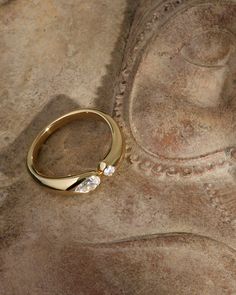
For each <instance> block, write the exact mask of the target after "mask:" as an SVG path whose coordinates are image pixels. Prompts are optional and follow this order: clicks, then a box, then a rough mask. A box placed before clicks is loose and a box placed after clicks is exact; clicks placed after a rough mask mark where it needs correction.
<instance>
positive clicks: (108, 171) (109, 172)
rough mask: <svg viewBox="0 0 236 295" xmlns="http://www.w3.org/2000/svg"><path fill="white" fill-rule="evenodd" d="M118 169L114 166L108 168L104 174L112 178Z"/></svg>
mask: <svg viewBox="0 0 236 295" xmlns="http://www.w3.org/2000/svg"><path fill="white" fill-rule="evenodd" d="M115 170H116V168H115V167H114V166H107V167H106V168H105V169H104V170H103V174H104V175H106V176H112V175H113V173H114V172H115Z"/></svg>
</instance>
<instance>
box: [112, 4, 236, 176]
mask: <svg viewBox="0 0 236 295" xmlns="http://www.w3.org/2000/svg"><path fill="white" fill-rule="evenodd" d="M212 3H213V1H210V2H209V3H204V4H203V3H202V2H199V3H196V2H194V1H191V0H190V1H171V0H169V1H163V2H161V3H160V2H159V1H149V2H148V5H145V4H144V3H143V4H141V5H140V8H139V10H138V12H137V14H136V17H135V20H134V23H133V26H132V29H131V32H130V36H129V38H128V43H127V48H126V52H125V56H124V63H123V68H122V71H121V74H120V78H119V81H118V83H117V84H118V85H117V88H116V91H115V98H116V106H115V116H116V119H117V121H119V123H120V125H121V126H122V127H123V130H124V132H125V135H126V136H125V137H126V138H127V153H126V157H127V159H129V160H130V162H132V163H134V162H135V165H136V166H135V167H138V169H137V170H138V171H141V173H142V174H143V172H144V173H145V174H146V175H148V176H150V175H152V176H154V177H156V176H157V175H158V177H162V176H165V175H171V176H175V175H176V176H177V175H178V176H179V175H180V176H191V175H200V174H203V173H206V172H208V171H209V170H212V169H216V168H219V167H221V166H222V163H226V162H227V163H230V162H231V159H230V157H227V159H225V155H226V150H227V148H229V147H231V146H234V145H235V144H236V140H235V136H234V134H235V126H234V125H235V124H234V121H235V120H234V115H232V114H233V113H234V111H233V112H232V111H231V110H230V109H229V108H228V107H227V106H228V105H229V103H230V102H231V101H232V97H234V92H235V89H234V86H233V82H232V79H233V78H232V77H233V73H234V72H233V71H234V70H232V65H233V61H231V59H230V58H231V55H232V54H233V53H234V48H235V45H234V39H235V37H234V33H232V32H231V31H233V32H234V30H235V18H234V17H233V16H235V13H236V11H235V5H234V4H233V3H230V4H228V5H225V4H224V3H222V4H220V5H219V6H217V7H216V6H214V5H212ZM226 15H227V17H226ZM229 62H231V63H232V65H231V67H230V69H229V68H228V67H227V66H228V63H229ZM229 77H230V78H229ZM228 88H230V91H228ZM226 134H227V135H226ZM209 167H210V168H209ZM156 168H157V169H156ZM156 170H157V171H156ZM155 172H157V173H155Z"/></svg>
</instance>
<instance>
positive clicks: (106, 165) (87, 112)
mask: <svg viewBox="0 0 236 295" xmlns="http://www.w3.org/2000/svg"><path fill="white" fill-rule="evenodd" d="M83 117H97V118H98V119H100V120H102V121H105V122H106V123H107V125H108V126H109V128H110V131H111V135H112V142H111V147H110V150H109V152H108V153H107V156H106V157H105V159H104V160H103V161H101V162H100V163H99V165H98V168H97V170H94V171H88V172H86V173H82V174H79V175H70V176H66V177H58V178H53V177H49V176H46V175H44V174H42V173H41V172H39V171H38V170H37V169H36V160H37V157H38V154H39V150H40V148H41V147H42V144H43V143H44V142H45V141H46V140H47V138H48V137H49V136H50V135H51V134H52V133H54V132H55V131H56V130H57V129H59V128H61V127H62V126H64V125H66V124H67V123H69V122H71V121H74V120H77V119H80V118H83ZM123 150H124V148H123V141H122V135H121V132H120V129H119V127H118V125H117V123H116V122H115V121H114V120H113V119H112V118H111V117H110V116H109V115H107V114H105V113H103V112H100V111H97V110H92V109H80V110H77V111H74V112H71V113H68V114H66V115H64V116H62V117H60V118H58V119H57V120H55V121H53V122H52V123H51V124H49V125H48V126H47V127H46V128H44V129H43V130H42V131H41V132H40V133H39V134H38V136H37V137H36V138H35V140H34V141H33V143H32V145H31V147H30V149H29V152H28V156H27V166H28V169H29V171H30V172H31V174H32V175H33V176H34V177H35V178H36V179H37V180H38V181H39V182H40V183H41V184H43V185H45V186H47V187H50V188H53V189H56V190H61V191H71V192H75V193H88V192H90V191H92V190H94V189H95V188H96V187H97V186H98V185H99V184H100V180H101V176H102V175H105V176H111V175H112V174H113V173H114V172H115V169H116V166H117V165H118V163H119V161H120V160H121V158H122V154H123Z"/></svg>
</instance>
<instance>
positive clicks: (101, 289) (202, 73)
mask: <svg viewBox="0 0 236 295" xmlns="http://www.w3.org/2000/svg"><path fill="white" fill-rule="evenodd" d="M235 30H236V5H235V1H213V0H208V1H201V0H185V1H183V0H182V1H181V0H173V1H154V0H148V1H143V2H141V3H140V5H139V7H138V9H137V11H136V12H135V17H134V20H133V24H132V27H131V30H130V33H129V37H128V39H127V44H126V49H125V52H124V58H123V63H122V70H121V72H120V76H119V77H118V81H117V87H116V88H115V90H114V101H115V107H114V116H115V118H116V120H117V121H118V122H119V124H120V125H121V127H122V129H123V132H124V136H125V139H126V142H127V146H126V159H125V161H124V163H123V164H122V166H121V167H120V170H119V172H118V173H117V176H116V177H114V179H109V180H107V182H106V183H105V184H104V186H103V187H102V189H100V190H98V192H96V194H91V195H90V196H88V197H82V198H80V199H76V198H70V197H69V198H63V197H61V196H60V195H56V196H55V195H54V196H53V194H51V193H50V192H46V191H44V190H43V191H42V188H41V187H39V186H37V185H35V183H34V182H33V181H32V182H31V181H30V180H29V179H30V177H28V175H27V174H26V173H25V174H24V173H23V172H22V175H21V178H20V179H17V180H16V183H15V184H13V185H11V186H10V187H8V188H7V189H5V191H4V195H5V196H6V200H7V201H6V202H5V203H4V204H5V205H4V206H3V207H2V208H3V216H4V222H5V223H6V226H5V227H4V230H3V235H2V236H3V238H2V240H3V243H2V255H1V259H2V261H3V263H2V273H3V274H4V278H3V279H1V280H2V284H1V285H2V286H3V291H2V290H1V287H0V293H1V292H3V294H4V295H8V294H11V295H12V294H17V295H21V294H26V291H25V290H30V293H31V294H36V295H37V294H40V295H42V294H57V295H58V294H63V295H64V294H81V295H82V294H91V295H92V294H109V295H110V294H130V295H134V294H143V295H148V294H158V295H164V294H168V295H171V294H174V295H177V294H181V295H182V294H191V295H193V294H204V295H205V294H206V295H211V294H212V295H217V294H219V295H223V294H225V295H229V294H230V295H231V294H232V295H233V294H236V252H235V248H236V239H235V237H236V236H235V230H236V221H235V220H236V185H235V177H236V170H235V160H236V146H235V144H236V142H235V135H234V134H235V131H236V130H235V129H236V128H235V127H236V125H235V122H234V118H235V114H236V104H235V93H236V92H235V87H236V83H235V73H236V63H235V59H236V52H235ZM58 102H60V106H62V107H61V108H62V109H60V110H59V111H58V113H61V112H62V111H63V109H64V110H66V111H69V109H70V108H75V107H76V104H75V103H74V102H73V103H72V102H71V100H70V99H69V98H68V97H60V98H56V99H55V102H50V103H48V104H47V105H46V106H45V108H44V109H43V110H42V112H41V113H39V114H38V116H37V117H36V118H35V121H33V122H32V123H31V125H30V126H31V127H32V126H35V125H37V124H39V123H37V122H39V121H40V124H43V123H45V122H44V121H45V118H44V117H43V116H45V114H46V119H47V118H48V119H49V118H50V120H51V113H52V112H53V110H55V109H56V108H55V107H56V105H57V103H58ZM30 126H29V127H28V129H27V130H33V129H34V128H31V129H30ZM90 127H91V128H90V129H89V128H88V130H87V131H86V126H82V129H78V126H76V125H75V126H74V131H73V130H72V131H70V132H72V133H71V134H74V135H75V134H77V132H78V130H79V131H81V133H82V135H83V134H85V135H86V132H92V131H93V130H94V129H95V127H94V125H93V126H90ZM30 132H31V133H32V134H31V133H30ZM33 132H34V130H33V131H28V133H27V132H26V133H24V134H22V135H21V137H19V138H18V139H17V140H16V141H15V142H14V143H13V145H12V146H10V147H8V149H7V151H6V152H5V154H3V156H2V157H1V159H4V158H5V157H6V155H7V157H8V156H9V155H10V153H12V154H15V153H17V152H18V153H19V157H23V156H22V150H23V151H24V152H26V149H27V144H26V143H28V141H30V138H31V137H32V138H33V137H34V135H35V134H33ZM73 132H74V133H73ZM98 132H101V133H99V134H104V136H105V137H106V138H107V133H106V131H105V129H99V130H98ZM62 134H63V135H61V138H60V134H57V135H56V136H58V137H57V138H56V140H55V138H52V139H51V142H50V140H49V142H48V146H46V147H45V152H46V153H45V156H44V158H42V163H41V164H42V166H44V167H46V168H47V169H48V170H49V171H50V169H51V170H52V173H54V172H58V171H57V169H58V170H59V168H60V167H58V166H57V164H60V165H61V166H62V167H63V166H65V171H67V170H66V169H69V168H70V167H69V166H70V165H72V164H73V163H74V162H75V163H76V165H77V164H78V163H77V162H76V161H77V160H76V159H77V158H76V156H77V155H78V154H79V155H81V153H82V154H83V155H85V156H84V159H82V161H84V162H82V164H83V163H85V165H87V166H90V165H91V163H93V162H94V160H95V158H96V155H95V156H94V155H93V156H92V157H91V156H88V154H87V151H88V144H84V145H83V144H82V145H81V144H80V141H79V139H78V138H77V139H76V136H70V134H69V131H68V129H67V130H65V131H64V133H63V131H62ZM68 134H69V135H68ZM58 139H59V141H57V140H58ZM96 140H97V139H96V138H95V139H94V138H91V141H90V146H89V150H90V148H91V147H92V146H99V142H98V141H96ZM55 142H59V146H60V148H59V149H57V148H55ZM50 144H51V146H50ZM52 146H53V147H54V148H52ZM71 146H72V149H71ZM50 148H51V150H50ZM19 149H20V150H19ZM69 150H71V157H70V159H67V160H65V159H64V160H63V157H62V156H65V154H68V151H69ZM50 151H51V152H52V153H53V156H54V158H52V153H50ZM100 152H101V154H102V153H103V152H105V148H104V151H100ZM86 155H87V156H86ZM90 155H91V154H90ZM100 156H101V155H100ZM9 157H10V158H11V159H12V162H14V156H12V155H10V156H9ZM86 157H87V158H86ZM50 159H51V162H50ZM53 159H54V160H53ZM72 162H73V163H72ZM4 163H5V162H4ZM16 163H17V165H16V166H17V167H18V168H17V169H18V170H19V169H20V170H22V171H23V169H24V167H23V166H19V164H18V162H16ZM6 164H7V162H6ZM46 164H47V165H46ZM82 164H81V163H79V164H78V165H79V167H80V168H81V167H82V166H83V165H82ZM60 165H59V166H60ZM5 166H7V165H5ZM5 166H4V167H5ZM19 167H20V168H19ZM18 170H17V171H18ZM55 170H56V171H55ZM3 173H4V174H5V175H7V176H9V175H10V172H8V170H7V168H4V170H3ZM11 173H13V172H11ZM18 196H22V198H19V197H18ZM10 200H11V201H10ZM15 216H18V217H19V218H18V219H16V220H15V219H14V217H15ZM22 216H23V217H22ZM16 229H17V231H16ZM16 261H17V267H14V265H15V262H16ZM22 270H24V271H22ZM10 281H11V282H13V283H11V284H10V283H9V282H10ZM21 285H24V287H20V286H21Z"/></svg>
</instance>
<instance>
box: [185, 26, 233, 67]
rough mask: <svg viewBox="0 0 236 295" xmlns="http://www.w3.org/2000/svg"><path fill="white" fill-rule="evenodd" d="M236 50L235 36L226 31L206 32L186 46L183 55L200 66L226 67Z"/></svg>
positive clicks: (196, 36)
mask: <svg viewBox="0 0 236 295" xmlns="http://www.w3.org/2000/svg"><path fill="white" fill-rule="evenodd" d="M233 50H234V36H233V35H232V34H231V33H230V32H226V31H206V32H203V33H201V34H198V35H195V37H194V38H193V39H192V40H191V41H190V42H189V43H188V44H186V45H185V46H184V47H183V48H182V50H181V54H182V56H183V57H184V59H186V60H187V61H188V62H190V63H192V64H195V65H198V66H205V67H206V66H207V67H215V66H224V65H225V64H226V63H227V61H228V59H229V56H230V54H231V53H232V51H233Z"/></svg>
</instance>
